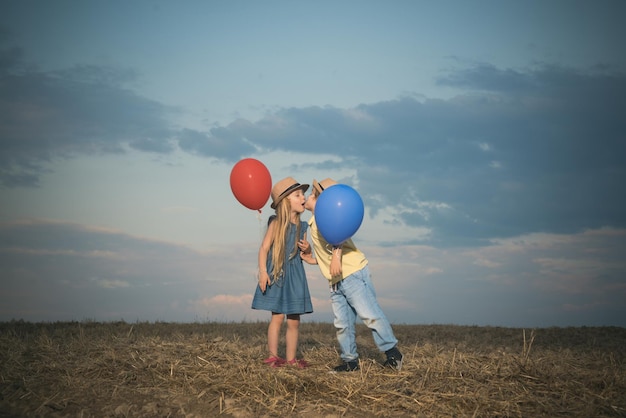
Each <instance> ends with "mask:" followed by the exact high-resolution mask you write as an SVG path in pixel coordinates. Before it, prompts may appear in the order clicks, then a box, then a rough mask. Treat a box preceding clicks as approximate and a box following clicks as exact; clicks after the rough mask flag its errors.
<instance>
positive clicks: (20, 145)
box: [0, 48, 177, 187]
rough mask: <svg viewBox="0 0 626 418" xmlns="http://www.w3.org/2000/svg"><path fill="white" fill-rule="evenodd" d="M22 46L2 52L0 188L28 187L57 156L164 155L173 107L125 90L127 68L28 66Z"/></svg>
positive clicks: (129, 78)
mask: <svg viewBox="0 0 626 418" xmlns="http://www.w3.org/2000/svg"><path fill="white" fill-rule="evenodd" d="M21 57H22V54H21V50H20V49H19V48H8V49H0V151H1V152H0V183H2V184H3V185H4V186H6V187H16V186H22V187H24V186H33V185H36V184H37V183H38V181H39V177H40V176H41V174H42V173H44V172H45V170H46V166H47V165H48V164H49V163H50V162H51V161H52V160H54V159H58V158H71V157H75V156H77V155H83V154H93V153H121V152H124V148H125V145H130V146H131V147H133V148H137V149H140V150H144V151H152V152H160V153H167V152H171V151H172V150H173V149H174V148H173V145H172V144H171V143H170V142H169V140H170V138H171V137H172V136H173V132H172V131H171V128H170V124H169V122H168V121H167V118H168V116H170V115H172V114H173V113H175V112H177V110H176V109H174V108H171V107H167V106H164V105H162V104H160V103H158V102H155V101H153V100H149V99H146V98H144V97H141V96H139V95H137V94H136V93H134V92H133V91H132V90H130V89H128V88H126V87H125V86H126V85H127V84H128V83H130V82H132V81H133V80H135V79H136V77H137V74H135V73H134V72H133V71H132V70H121V69H116V68H105V67H96V66H76V67H74V68H70V69H65V70H62V71H54V72H43V71H38V70H36V69H34V68H28V67H27V66H26V65H25V64H24V63H23V62H22V60H21Z"/></svg>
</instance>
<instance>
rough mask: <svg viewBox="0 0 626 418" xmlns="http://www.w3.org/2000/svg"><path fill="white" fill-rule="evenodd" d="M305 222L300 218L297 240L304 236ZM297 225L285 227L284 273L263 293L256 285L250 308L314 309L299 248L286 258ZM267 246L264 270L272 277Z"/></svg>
mask: <svg viewBox="0 0 626 418" xmlns="http://www.w3.org/2000/svg"><path fill="white" fill-rule="evenodd" d="M307 227H308V224H307V223H306V222H304V221H300V236H299V237H297V239H298V240H300V239H303V238H304V234H305V233H306V230H307ZM297 229H298V228H297V226H296V225H294V224H289V227H288V228H287V242H286V244H287V245H286V246H285V253H286V254H285V261H284V262H283V274H282V275H281V276H280V277H279V278H278V279H276V280H272V283H271V284H269V285H268V286H267V287H266V288H265V293H263V292H261V287H260V286H259V285H258V284H257V287H256V291H255V292H254V298H253V299H252V309H261V310H265V311H270V312H276V313H282V314H286V315H290V314H305V313H311V312H313V305H312V304H311V294H310V293H309V284H308V283H307V280H306V274H305V272H304V266H303V264H302V258H300V251H298V252H297V253H296V255H295V256H294V257H293V258H291V259H289V255H290V254H291V253H292V252H293V248H294V247H295V244H296V232H297ZM273 249H274V247H273V246H272V248H270V251H269V252H268V255H267V265H266V267H267V271H268V274H269V275H270V279H271V278H272V271H273V265H272V252H273Z"/></svg>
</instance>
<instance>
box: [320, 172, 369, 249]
mask: <svg viewBox="0 0 626 418" xmlns="http://www.w3.org/2000/svg"><path fill="white" fill-rule="evenodd" d="M363 214H364V208H363V200H362V199H361V196H359V193H358V192H357V191H356V190H354V189H353V188H352V187H350V186H348V185H346V184H336V185H334V186H331V187H328V188H327V189H326V190H324V191H323V192H322V194H320V196H319V197H318V198H317V203H316V204H315V222H316V223H317V228H318V229H319V231H320V233H321V234H322V236H323V237H324V239H325V240H326V241H327V242H328V243H329V244H332V245H339V244H342V243H343V242H344V241H346V240H348V239H349V238H351V237H352V235H354V234H355V233H356V231H357V230H358V229H359V227H360V226H361V222H363Z"/></svg>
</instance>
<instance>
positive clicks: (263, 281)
mask: <svg viewBox="0 0 626 418" xmlns="http://www.w3.org/2000/svg"><path fill="white" fill-rule="evenodd" d="M273 232H274V222H271V223H270V224H269V226H268V227H267V231H266V232H265V236H264V237H263V241H262V242H261V248H259V287H260V288H261V291H262V292H263V293H265V289H266V288H267V285H268V284H269V283H270V276H269V274H268V273H267V254H268V253H269V251H270V247H271V246H272V237H273V236H274V234H273Z"/></svg>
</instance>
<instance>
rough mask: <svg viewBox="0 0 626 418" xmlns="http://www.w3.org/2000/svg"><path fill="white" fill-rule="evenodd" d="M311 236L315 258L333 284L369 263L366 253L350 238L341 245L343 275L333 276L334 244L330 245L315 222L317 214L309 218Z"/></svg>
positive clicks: (323, 273)
mask: <svg viewBox="0 0 626 418" xmlns="http://www.w3.org/2000/svg"><path fill="white" fill-rule="evenodd" d="M309 236H310V237H311V240H312V241H313V251H315V258H316V259H317V264H318V265H319V267H320V270H321V272H322V275H323V276H324V277H326V278H327V279H328V281H329V282H330V284H331V285H333V284H335V283H337V282H340V281H341V280H343V279H344V278H345V277H348V276H349V275H351V274H352V273H355V272H357V271H359V270H361V269H362V268H363V267H365V266H366V265H367V258H365V254H363V253H362V252H361V251H359V249H358V248H356V246H355V245H354V243H353V242H352V239H349V240H347V241H345V242H344V243H343V245H342V246H341V271H342V276H336V277H331V276H330V260H331V259H332V256H333V253H332V250H333V246H332V245H330V244H329V243H328V242H327V241H326V240H325V239H324V237H323V236H322V234H321V233H320V232H319V230H318V229H317V224H316V223H315V216H311V219H309Z"/></svg>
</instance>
